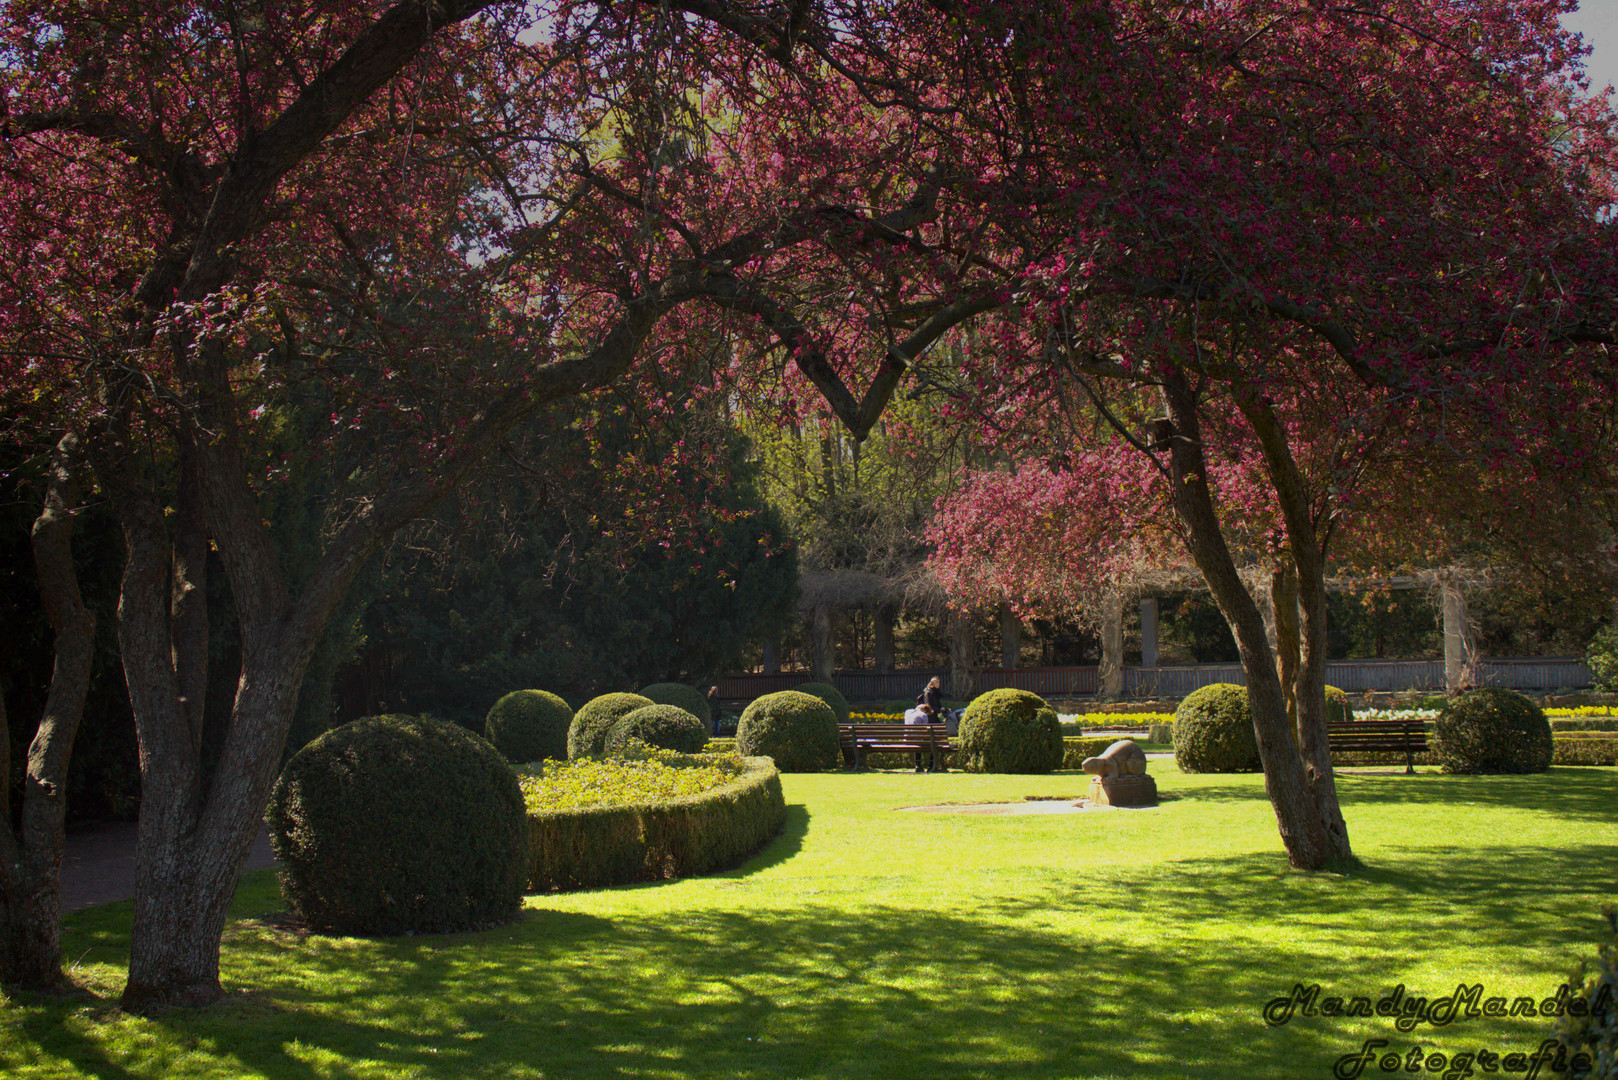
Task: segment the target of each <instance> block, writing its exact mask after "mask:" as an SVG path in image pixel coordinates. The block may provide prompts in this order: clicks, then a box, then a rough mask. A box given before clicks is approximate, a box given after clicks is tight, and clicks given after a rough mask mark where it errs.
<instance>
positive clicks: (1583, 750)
mask: <svg viewBox="0 0 1618 1080" xmlns="http://www.w3.org/2000/svg"><path fill="white" fill-rule="evenodd" d="M1553 738H1554V742H1553V743H1552V749H1551V764H1552V765H1618V735H1605V736H1603V735H1590V736H1587V737H1582V738H1581V737H1576V736H1566V735H1557V736H1554V737H1553Z"/></svg>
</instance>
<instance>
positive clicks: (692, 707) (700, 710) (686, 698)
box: [640, 682, 713, 729]
mask: <svg viewBox="0 0 1618 1080" xmlns="http://www.w3.org/2000/svg"><path fill="white" fill-rule="evenodd" d="M640 696H641V697H643V698H647V699H649V700H651V701H654V702H656V703H657V704H659V705H677V706H679V707H680V708H682V709H684V710H685V711H686V712H688V713H690V714H691V715H692V716H694V717H696V718H697V719H698V720H699V721H701V722H702V725H703V726H704V727H706V728H710V729H711V728H712V726H713V710H712V709H710V708H709V707H708V697H707V695H706V694H704V693H703V692H702V691H701V690H698V689H697V688H696V687H694V686H691V685H690V684H688V683H679V682H660V683H652V685H650V686H643V687H641V688H640Z"/></svg>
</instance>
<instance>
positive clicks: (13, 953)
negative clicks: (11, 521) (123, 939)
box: [0, 435, 95, 991]
mask: <svg viewBox="0 0 1618 1080" xmlns="http://www.w3.org/2000/svg"><path fill="white" fill-rule="evenodd" d="M77 448H78V440H77V438H76V437H74V436H72V435H68V436H66V437H64V438H63V439H62V441H61V442H60V443H58V444H57V447H56V451H55V453H54V454H53V455H52V458H51V466H50V474H49V477H48V479H47V482H46V488H45V500H44V506H43V509H41V511H40V514H39V517H38V518H37V519H36V520H35V521H34V528H33V549H34V566H35V571H36V574H37V575H38V580H39V592H40V598H41V599H42V600H43V602H44V607H45V612H46V615H47V616H48V617H49V619H50V623H51V629H52V631H53V632H54V633H55V643H54V647H55V653H56V662H55V666H54V667H53V668H52V671H51V685H50V690H49V692H48V694H47V696H46V700H45V713H44V715H43V716H42V717H40V721H39V728H38V730H37V731H36V732H35V735H34V738H33V741H32V742H31V743H30V745H29V747H28V769H27V776H26V779H25V781H24V788H23V808H22V821H21V828H20V829H18V830H16V831H14V830H13V826H12V822H11V820H10V815H9V813H8V814H7V815H6V818H5V820H4V825H5V827H4V828H3V829H0V863H3V865H0V982H4V983H7V984H9V985H14V986H22V987H26V988H28V989H31V990H46V991H49V990H55V989H58V988H59V987H60V986H61V985H62V983H63V981H64V980H63V978H62V943H61V924H62V845H63V841H64V838H65V834H66V828H65V822H66V817H67V767H68V761H69V759H70V758H71V757H72V754H73V737H74V736H75V735H76V734H77V732H78V728H79V721H80V719H81V718H82V717H83V715H84V699H85V695H86V693H87V692H88V691H89V687H90V668H91V662H92V659H93V657H94V652H95V617H94V616H93V615H91V614H90V611H89V609H88V608H86V607H85V606H84V600H83V597H82V596H81V595H80V593H79V582H78V575H77V573H76V572H75V570H74V566H73V544H72V540H73V516H74V514H75V513H76V512H77V510H78V505H79V482H78V462H77V460H76V455H77ZM10 747H11V741H10V731H9V729H8V727H7V724H6V713H5V703H4V701H0V777H7V778H9V777H10V775H11V760H10Z"/></svg>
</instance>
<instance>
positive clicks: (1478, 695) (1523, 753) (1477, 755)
mask: <svg viewBox="0 0 1618 1080" xmlns="http://www.w3.org/2000/svg"><path fill="white" fill-rule="evenodd" d="M1431 741H1432V746H1433V749H1434V750H1435V751H1436V752H1437V754H1438V757H1439V760H1440V761H1442V762H1443V764H1444V771H1445V772H1451V773H1530V772H1544V771H1545V770H1546V769H1548V768H1550V765H1551V756H1552V754H1553V752H1554V749H1555V747H1554V745H1553V743H1552V740H1551V725H1550V722H1549V721H1548V720H1546V719H1545V713H1544V712H1543V711H1542V710H1541V709H1540V707H1539V706H1538V705H1535V704H1534V703H1533V702H1532V701H1530V700H1529V699H1528V698H1526V697H1524V696H1523V695H1522V694H1519V693H1517V692H1516V691H1515V690H1506V689H1502V688H1501V687H1497V686H1485V687H1482V688H1480V689H1477V690H1468V691H1466V692H1465V693H1462V694H1457V695H1456V696H1455V697H1452V698H1450V699H1449V700H1448V701H1447V702H1446V703H1445V704H1444V707H1443V708H1442V709H1441V710H1439V713H1438V717H1437V719H1436V720H1434V721H1433V738H1432V740H1431Z"/></svg>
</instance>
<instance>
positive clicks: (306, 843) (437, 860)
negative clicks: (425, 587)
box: [268, 716, 528, 934]
mask: <svg viewBox="0 0 1618 1080" xmlns="http://www.w3.org/2000/svg"><path fill="white" fill-rule="evenodd" d="M268 821H269V825H270V835H271V838H272V840H273V842H274V845H275V853H276V857H277V858H279V859H280V861H281V866H282V871H281V884H282V889H283V890H284V892H285V895H286V901H287V903H288V905H289V906H290V907H291V908H292V909H293V910H294V911H296V912H298V914H300V915H301V916H302V917H303V919H304V921H305V922H307V923H308V924H309V926H310V927H312V928H313V929H316V930H321V931H327V932H331V933H338V934H402V933H444V932H450V931H455V930H467V929H472V928H475V927H479V926H484V925H488V924H490V923H494V922H498V921H501V920H503V919H506V918H509V917H510V916H511V915H512V914H513V913H514V912H515V911H516V910H517V906H518V904H519V902H520V901H521V899H522V886H523V877H524V872H525V869H526V864H527V855H528V838H527V835H526V829H525V825H524V813H523V797H522V792H521V790H520V789H519V787H518V785H517V774H516V773H515V772H514V771H513V770H512V768H511V766H510V765H508V764H506V762H505V760H504V759H503V758H501V757H500V754H499V752H498V751H496V750H495V748H494V747H493V746H490V745H489V743H487V742H486V741H484V740H483V739H482V738H480V737H478V736H477V735H474V734H472V733H471V732H469V731H466V730H465V729H464V728H460V727H457V726H455V725H454V724H449V723H443V722H440V721H436V720H430V719H426V718H422V717H412V716H378V717H372V718H369V719H365V720H356V721H354V722H353V723H351V724H344V725H342V726H341V727H337V728H334V729H332V730H331V731H329V732H327V733H326V734H325V735H322V736H321V737H320V738H318V739H316V740H315V741H314V742H312V743H310V744H309V745H308V746H306V747H304V748H303V749H302V750H300V751H299V752H298V753H297V754H296V755H294V756H293V758H292V760H291V761H290V762H288V764H287V767H286V770H285V771H284V772H283V773H282V775H281V779H280V780H279V782H277V784H276V786H275V790H274V792H273V793H272V794H271V796H270V805H269V811H268Z"/></svg>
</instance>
